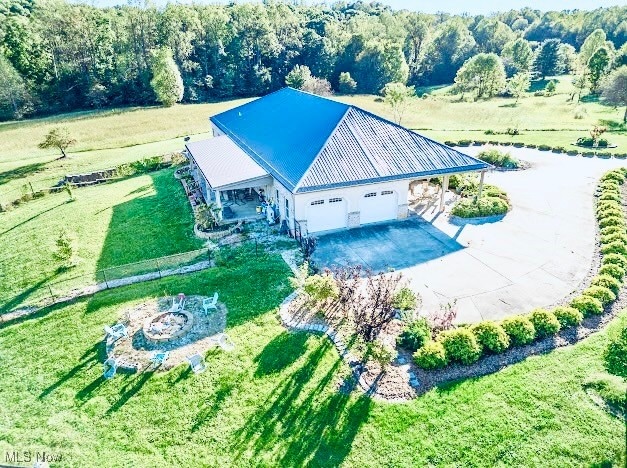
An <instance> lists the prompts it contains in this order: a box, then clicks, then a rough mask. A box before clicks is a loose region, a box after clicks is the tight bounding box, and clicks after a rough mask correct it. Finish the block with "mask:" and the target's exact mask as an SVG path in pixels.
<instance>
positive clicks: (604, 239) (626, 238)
mask: <svg viewBox="0 0 627 468" xmlns="http://www.w3.org/2000/svg"><path fill="white" fill-rule="evenodd" d="M614 242H620V243H621V244H623V245H627V234H625V233H618V232H615V233H613V234H605V235H602V236H601V244H604V245H609V244H613V243H614Z"/></svg>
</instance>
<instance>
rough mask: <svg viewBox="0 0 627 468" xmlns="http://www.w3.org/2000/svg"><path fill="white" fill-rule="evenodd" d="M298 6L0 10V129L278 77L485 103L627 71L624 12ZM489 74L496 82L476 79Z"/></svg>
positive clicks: (213, 94)
mask: <svg viewBox="0 0 627 468" xmlns="http://www.w3.org/2000/svg"><path fill="white" fill-rule="evenodd" d="M295 3H296V2H291V3H287V2H281V1H274V0H266V1H264V2H263V3H242V4H234V3H233V4H229V5H197V4H196V5H183V4H168V5H167V6H165V7H163V8H156V7H155V6H152V5H151V4H149V3H146V4H145V3H139V2H136V3H133V2H131V3H130V4H129V5H125V6H117V7H112V8H99V7H95V6H91V5H87V4H75V3H67V2H65V1H62V0H5V1H4V2H2V3H1V4H0V118H1V119H11V118H20V117H23V116H28V115H36V114H43V113H53V112H61V111H69V110H75V109H88V108H100V107H106V106H124V105H147V104H154V103H155V102H161V103H164V104H172V103H173V102H178V101H182V102H190V103H192V102H204V101H209V100H215V99H221V98H230V97H244V96H257V95H262V94H265V93H268V92H271V91H273V90H276V89H278V88H280V87H282V86H284V85H285V83H286V78H287V82H288V83H300V82H301V81H302V83H303V85H302V86H301V87H303V86H305V87H309V89H310V90H311V91H313V92H319V93H326V92H330V91H331V89H333V90H335V91H338V92H359V93H379V92H380V91H381V90H382V89H383V88H384V87H385V85H386V84H388V83H403V84H408V85H410V86H425V85H437V84H445V83H451V82H453V81H454V80H455V82H456V83H457V89H458V90H459V91H460V92H466V91H468V89H469V88H470V87H472V89H474V92H476V93H477V94H478V95H489V94H491V93H492V92H493V91H494V90H495V89H496V88H501V86H500V85H501V84H502V80H503V79H507V78H511V77H513V76H514V75H516V74H518V73H528V72H533V73H535V74H536V75H538V76H546V75H551V74H554V73H560V72H573V73H580V74H581V76H582V80H585V86H588V87H590V88H591V89H593V88H594V86H598V83H599V82H600V80H601V79H602V78H603V76H604V74H606V72H607V70H608V69H609V68H611V67H616V66H619V65H620V64H624V63H627V58H626V57H627V46H626V45H625V44H626V43H627V7H612V8H599V9H596V10H594V11H576V10H575V11H563V12H546V13H542V12H540V11H537V10H533V9H530V8H524V9H521V10H511V11H508V12H504V13H499V14H494V15H490V16H482V15H477V16H467V15H461V16H460V15H449V14H433V15H432V14H423V13H414V12H408V11H394V10H392V9H391V8H389V7H387V6H385V5H383V4H381V3H365V2H345V1H339V2H337V3H334V4H332V5H330V6H324V5H316V6H307V5H301V4H295ZM591 36H592V37H593V39H590V37H591ZM600 49H603V51H604V52H601V53H599V52H598V51H599V50H600ZM604 54H605V55H604ZM588 55H589V56H588ZM582 56H583V57H584V58H585V59H586V60H585V61H584V60H583V58H582ZM593 56H594V60H592V59H593ZM475 57H478V58H475ZM495 57H496V58H495ZM471 59H474V60H475V63H469V60H471ZM590 60H592V67H591V66H590ZM495 63H496V66H497V68H498V71H497V74H498V77H497V81H499V83H497V84H496V85H494V83H491V81H490V79H489V78H488V79H486V78H485V76H483V72H484V71H485V68H486V66H487V67H488V68H490V67H492V66H493V65H494V64H495ZM595 64H597V65H595ZM604 64H606V65H607V66H604ZM501 67H502V72H503V73H504V76H503V75H502V73H501ZM584 69H585V70H584ZM595 73H596V74H595ZM477 76H479V78H477ZM482 76H483V78H482ZM523 78H524V77H522V78H521V77H519V78H518V80H519V81H522V79H523ZM477 80H478V81H479V85H478V89H475V87H476V83H477Z"/></svg>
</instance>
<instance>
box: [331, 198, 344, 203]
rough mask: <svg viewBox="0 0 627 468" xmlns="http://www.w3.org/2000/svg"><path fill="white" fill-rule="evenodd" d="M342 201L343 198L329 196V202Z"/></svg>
mask: <svg viewBox="0 0 627 468" xmlns="http://www.w3.org/2000/svg"><path fill="white" fill-rule="evenodd" d="M341 201H342V199H341V198H329V203H339V202H341Z"/></svg>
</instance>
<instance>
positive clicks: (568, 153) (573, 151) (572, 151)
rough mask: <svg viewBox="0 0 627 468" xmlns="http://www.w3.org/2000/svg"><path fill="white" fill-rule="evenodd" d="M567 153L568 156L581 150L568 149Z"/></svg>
mask: <svg viewBox="0 0 627 468" xmlns="http://www.w3.org/2000/svg"><path fill="white" fill-rule="evenodd" d="M566 154H567V155H568V156H577V155H578V154H579V152H578V151H577V150H568V151H566Z"/></svg>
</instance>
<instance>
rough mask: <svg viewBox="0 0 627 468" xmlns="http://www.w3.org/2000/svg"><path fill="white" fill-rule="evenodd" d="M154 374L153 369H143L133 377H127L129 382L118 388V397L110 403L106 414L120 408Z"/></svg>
mask: <svg viewBox="0 0 627 468" xmlns="http://www.w3.org/2000/svg"><path fill="white" fill-rule="evenodd" d="M153 375H154V371H153V370H144V371H143V372H140V373H139V374H137V375H134V376H133V377H129V380H130V381H129V382H128V383H127V384H125V385H124V386H123V387H122V388H121V389H120V397H119V398H118V400H117V401H116V402H115V403H113V404H112V405H111V407H110V408H109V409H108V410H107V413H106V414H108V415H109V414H111V413H115V412H116V411H117V410H119V409H120V408H122V406H124V405H125V404H126V403H127V402H128V401H129V400H130V399H131V398H132V397H133V396H134V395H135V394H137V392H139V391H140V390H141V388H142V387H143V386H144V384H145V383H146V382H148V380H149V379H150V378H151V377H152V376H153Z"/></svg>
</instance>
